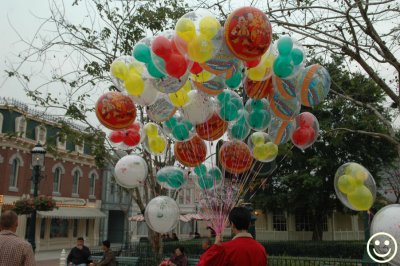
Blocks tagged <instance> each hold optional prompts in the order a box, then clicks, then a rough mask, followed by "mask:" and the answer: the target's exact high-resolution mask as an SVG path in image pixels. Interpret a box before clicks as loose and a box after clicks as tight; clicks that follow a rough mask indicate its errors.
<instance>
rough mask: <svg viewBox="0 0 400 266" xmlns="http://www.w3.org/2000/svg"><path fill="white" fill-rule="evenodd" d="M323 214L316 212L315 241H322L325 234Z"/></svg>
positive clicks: (314, 218)
mask: <svg viewBox="0 0 400 266" xmlns="http://www.w3.org/2000/svg"><path fill="white" fill-rule="evenodd" d="M323 217H324V216H323V215H319V214H318V213H316V214H314V217H313V220H314V230H313V234H312V240H313V241H321V240H322V235H323V222H324V220H323Z"/></svg>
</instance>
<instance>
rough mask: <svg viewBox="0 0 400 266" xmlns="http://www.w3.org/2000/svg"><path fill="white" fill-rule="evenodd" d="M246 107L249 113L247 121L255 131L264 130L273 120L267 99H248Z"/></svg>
mask: <svg viewBox="0 0 400 266" xmlns="http://www.w3.org/2000/svg"><path fill="white" fill-rule="evenodd" d="M245 109H246V111H247V112H248V113H249V115H248V119H247V122H248V123H249V125H250V127H251V129H253V130H255V131H264V130H265V129H267V128H268V126H269V123H270V122H271V111H270V109H269V104H268V101H267V100H266V99H260V100H253V99H250V100H248V101H247V103H246V105H245Z"/></svg>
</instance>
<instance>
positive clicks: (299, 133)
mask: <svg viewBox="0 0 400 266" xmlns="http://www.w3.org/2000/svg"><path fill="white" fill-rule="evenodd" d="M314 137H315V130H314V129H313V128H312V127H298V128H296V130H295V131H294V132H293V135H292V142H293V144H294V145H296V146H298V147H302V146H306V145H307V144H309V143H311V142H313V141H314Z"/></svg>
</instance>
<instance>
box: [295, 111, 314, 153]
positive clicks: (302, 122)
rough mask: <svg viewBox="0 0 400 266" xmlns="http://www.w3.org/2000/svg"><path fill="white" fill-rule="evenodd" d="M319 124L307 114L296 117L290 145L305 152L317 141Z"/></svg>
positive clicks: (311, 115) (312, 116) (310, 114)
mask: <svg viewBox="0 0 400 266" xmlns="http://www.w3.org/2000/svg"><path fill="white" fill-rule="evenodd" d="M318 135H319V123H318V120H317V118H316V117H315V116H314V115H313V114H312V113H309V112H303V113H301V114H299V115H298V116H296V119H295V121H294V130H293V132H292V135H291V137H290V138H291V140H292V143H293V144H294V145H295V146H296V147H297V148H299V149H301V150H305V149H307V148H308V147H310V146H311V145H313V144H314V142H315V141H316V140H317V138H318Z"/></svg>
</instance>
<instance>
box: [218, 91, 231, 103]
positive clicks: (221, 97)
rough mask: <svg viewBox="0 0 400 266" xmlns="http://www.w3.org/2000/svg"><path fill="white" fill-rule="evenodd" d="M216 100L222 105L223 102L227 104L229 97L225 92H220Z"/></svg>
mask: <svg viewBox="0 0 400 266" xmlns="http://www.w3.org/2000/svg"><path fill="white" fill-rule="evenodd" d="M217 99H218V101H220V102H221V103H222V104H224V103H225V102H229V100H230V99H231V95H230V94H229V92H227V91H222V92H221V93H220V94H218V96H217Z"/></svg>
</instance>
